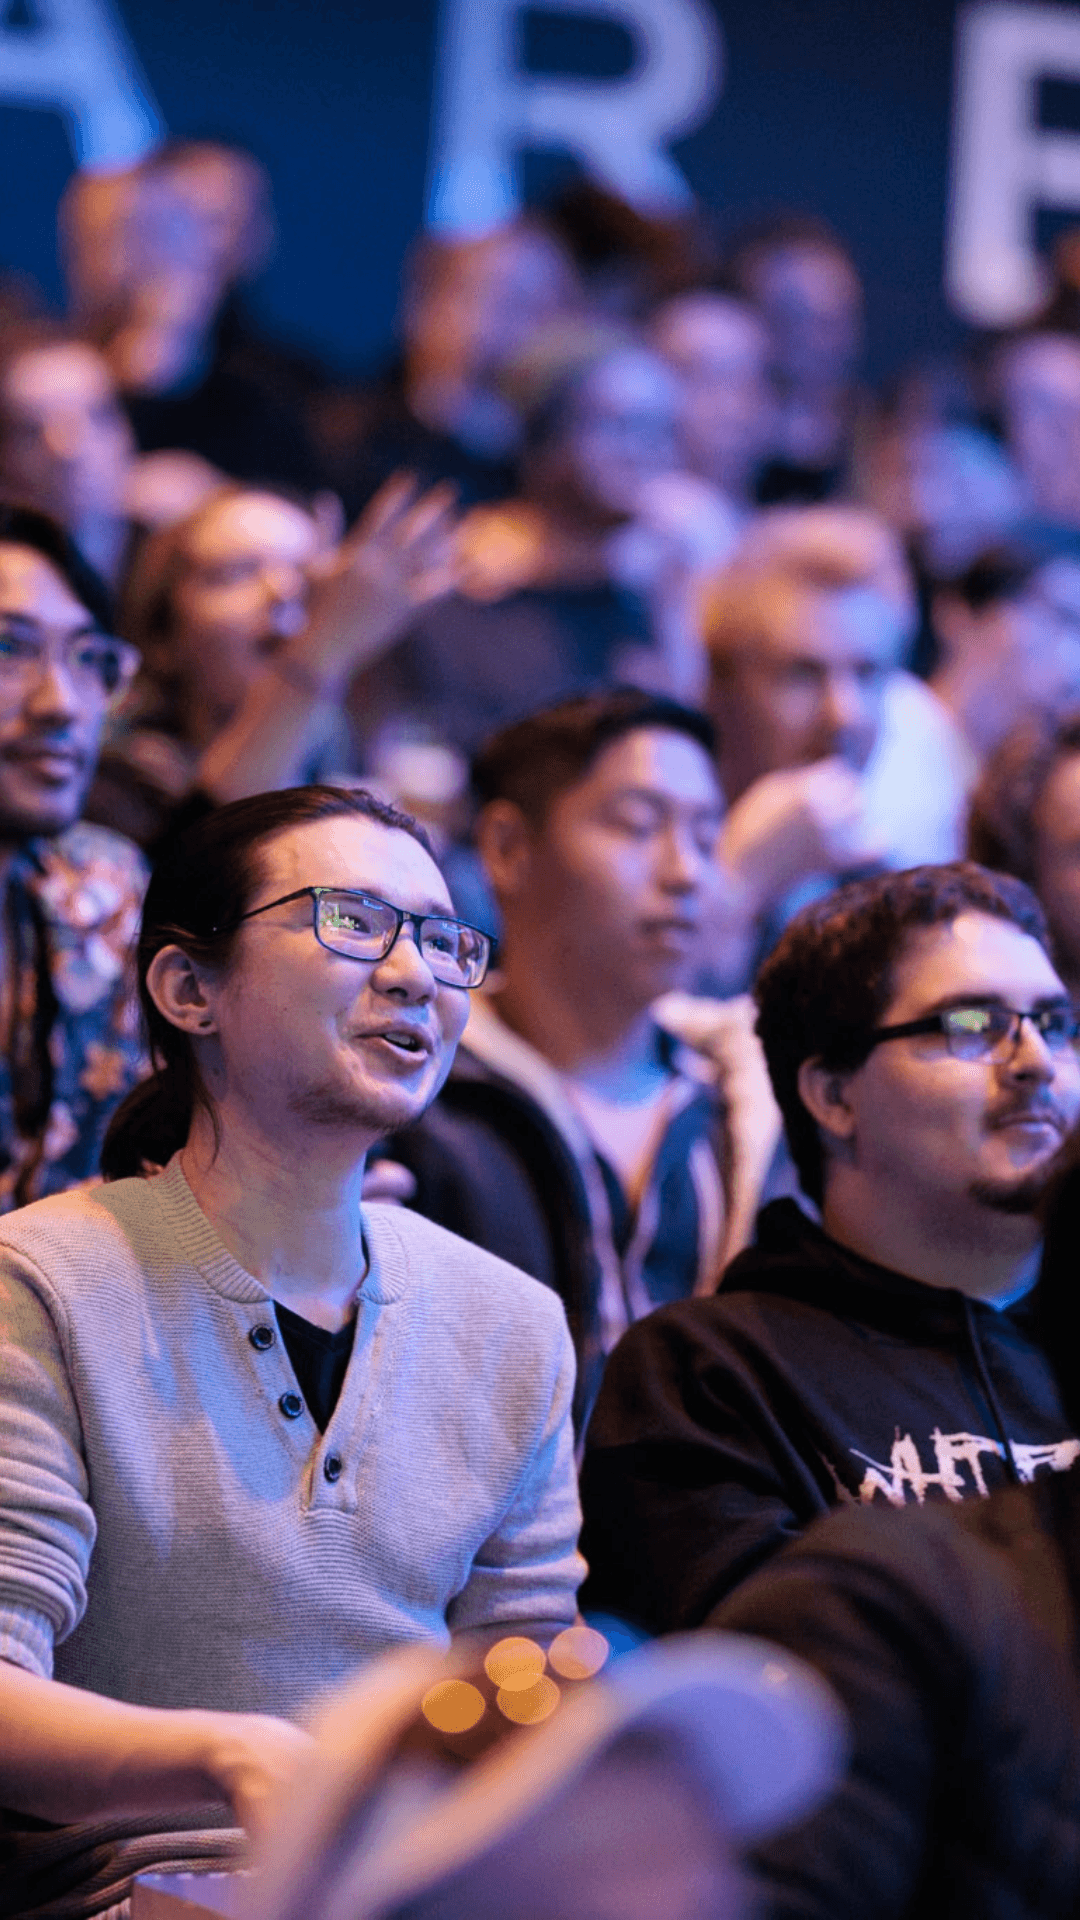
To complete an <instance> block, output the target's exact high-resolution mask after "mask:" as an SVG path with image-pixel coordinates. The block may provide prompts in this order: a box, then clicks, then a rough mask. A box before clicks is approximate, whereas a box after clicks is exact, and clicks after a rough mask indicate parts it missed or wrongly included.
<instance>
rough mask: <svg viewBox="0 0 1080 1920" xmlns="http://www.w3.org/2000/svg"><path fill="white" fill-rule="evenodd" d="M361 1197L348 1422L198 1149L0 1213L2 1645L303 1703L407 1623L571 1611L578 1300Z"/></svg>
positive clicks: (165, 1693) (46, 1662)
mask: <svg viewBox="0 0 1080 1920" xmlns="http://www.w3.org/2000/svg"><path fill="white" fill-rule="evenodd" d="M364 1217H365V1237H366V1242H367V1247H368V1252H369V1256H370V1270H369V1273H368V1276H367V1279H366V1280H365V1281H364V1284H363V1286H362V1288H361V1290H360V1295H359V1310H358V1318H357V1326H356V1336H355V1344H354V1347H353V1352H352V1356H351V1358H350V1361H349V1366H348V1371H347V1373H346V1376H345V1382H344V1385H343V1387H342V1391H341V1396H340V1399H339V1401H338V1404H337V1407H336V1408H335V1410H334V1413H333V1416H332V1418H331V1421H330V1425H329V1427H328V1428H327V1431H326V1433H325V1434H320V1433H319V1431H318V1429H317V1427H316V1426H315V1423H314V1421H313V1420H312V1418H311V1415H310V1414H309V1413H308V1411H307V1409H306V1407H303V1406H301V1410H300V1411H299V1413H298V1414H297V1413H296V1412H295V1409H296V1400H297V1398H298V1392H297V1383H296V1380H295V1378H294V1376H293V1373H292V1369H291V1367H290V1364H289V1360H288V1356H287V1354H286V1352H285V1348H284V1346H283V1344H282V1341H281V1338H280V1336H279V1335H278V1334H277V1332H276V1327H275V1322H274V1314H273V1308H272V1305H271V1302H270V1299H269V1297H268V1296H267V1294H266V1292H265V1290H264V1288H263V1287H262V1286H261V1285H260V1284H259V1282H258V1281H257V1280H255V1279H253V1278H252V1276H251V1275H250V1274H249V1273H246V1272H245V1271H244V1270H243V1268H241V1267H240V1266H238V1265H237V1263H236V1261H235V1260H234V1259H233V1258H232V1257H231V1255H230V1254H229V1253H227V1252H226V1250H225V1248H224V1247H223V1246H222V1244H221V1242H220V1241H219V1239H218V1238H217V1235H216V1234H215V1233H214V1230H213V1228H212V1227H211V1225H210V1223H209V1221H208V1220H207V1219H206V1216H205V1215H204V1214H203V1213H202V1211H201V1209H200V1208H199V1206H198V1205H197V1203H196V1201H195V1199H194V1197H193V1195H192V1193H191V1190H190V1188H189V1187H188V1185H187V1182H186V1180H185V1179H184V1177H183V1174H182V1173H181V1171H180V1166H179V1161H178V1160H174V1161H172V1162H171V1164H170V1165H169V1167H168V1168H167V1169H166V1171H165V1172H164V1173H162V1174H160V1175H158V1176H156V1177H154V1178H152V1179H147V1180H142V1179H136V1180H121V1181H117V1182H116V1183H115V1184H114V1185H112V1186H106V1187H98V1188H95V1189H93V1190H90V1191H84V1192H75V1193H68V1194H62V1195H59V1196H57V1197H56V1198H53V1199H48V1200H42V1201H39V1202H38V1203H37V1204H36V1205H34V1206H30V1207H27V1208H25V1209H24V1210H23V1211H22V1212H21V1213H17V1214H14V1215H11V1216H9V1217H8V1218H6V1219H4V1220H3V1221H2V1222H0V1657H3V1658H6V1659H8V1660H11V1661H14V1662H16V1663H17V1664H18V1665H20V1666H23V1667H27V1668H29V1669H30V1670H31V1671H32V1672H35V1673H40V1674H45V1675H48V1674H50V1673H52V1672H54V1671H55V1674H56V1677H57V1678H58V1679H61V1680H65V1681H68V1682H69V1683H71V1684H72V1685H75V1686H80V1687H87V1688H91V1689H93V1690H95V1691H97V1692H100V1693H104V1694H108V1695H111V1696H112V1697H114V1698H116V1699H121V1700H131V1701H137V1702H142V1703H145V1704H149V1705H157V1706H164V1707H187V1706H204V1707H215V1708H224V1709H234V1710H238V1711H262V1712H271V1713H285V1714H288V1713H290V1712H293V1711H295V1710H297V1709H298V1708H299V1707H300V1706H301V1705H302V1703H303V1702H304V1701H306V1700H307V1699H308V1698H309V1697H310V1696H311V1695H312V1694H313V1693H315V1692H317V1691H319V1690H321V1689H322V1688H324V1687H326V1686H327V1685H329V1684H331V1683H333V1682H334V1681H336V1680H338V1679H339V1678H340V1677H341V1676H342V1675H344V1674H346V1673H347V1672H349V1671H350V1670H351V1669H352V1668H354V1667H356V1666H357V1664H358V1663H360V1662H362V1661H364V1660H367V1659H370V1658H371V1657H372V1656H373V1655H374V1654H377V1653H379V1652H380V1651H382V1650H383V1649H384V1648H387V1647H390V1646H393V1645H395V1644H398V1643H400V1642H402V1641H409V1640H418V1639H420V1638H435V1639H442V1640H445V1639H446V1638H447V1635H448V1630H452V1631H459V1630H463V1629H467V1628H471V1627H489V1626H491V1625H493V1624H495V1623H500V1624H501V1623H503V1622H505V1623H506V1624H507V1625H508V1626H510V1625H511V1624H512V1623H516V1622H524V1621H527V1620H540V1619H544V1620H551V1621H556V1622H558V1621H570V1620H571V1619H572V1618H573V1617H574V1607H575V1594H576V1590H577V1586H578V1583H579V1581H580V1579H581V1578H582V1575H583V1572H584V1568H583V1563H582V1562H581V1560H580V1559H579V1558H578V1556H577V1553H576V1551H575V1543H576V1539H577V1532H578V1524H579V1513H578V1502H577V1487H576V1482H575V1476H574V1462H573V1442H572V1435H571V1429H570V1399H571V1392H572V1388H573V1374H574V1361H573V1353H572V1349H571V1345H570V1338H569V1334H568V1332H567V1328H566V1322H565V1319H564V1315H563V1310H562V1306H561V1304H560V1302H559V1301H558V1300H557V1299H556V1297H555V1295H554V1294H553V1293H551V1292H549V1291H548V1289H546V1288H545V1287H543V1286H540V1285H539V1284H538V1283H537V1282H536V1281H534V1280H530V1279H528V1278H527V1277H526V1276H525V1275H524V1274H522V1273H519V1272H518V1271H517V1270H516V1269H515V1268H513V1267H510V1266H507V1265H506V1264H505V1263H504V1262H503V1261H501V1260H497V1259H494V1258H493V1257H492V1256H491V1255H490V1254H487V1253H484V1252H482V1251H481V1250H480V1249H479V1248H477V1247H474V1246H471V1245H469V1244H468V1243H466V1242H465V1241H464V1240H460V1239H458V1238H457V1237H456V1235H453V1234H450V1233H447V1232H445V1231H444V1230H443V1229H442V1228H441V1227H436V1226H434V1225H433V1224H432V1223H431V1222H429V1221H427V1220H424V1219H422V1218H421V1217H420V1216H419V1215H417V1214H412V1213H409V1212H407V1211H405V1210H404V1209H399V1208H394V1207H386V1206H372V1207H370V1208H365V1215H364ZM258 1328H264V1329H269V1330H270V1333H271V1334H272V1335H273V1338H272V1339H271V1340H268V1338H267V1334H266V1333H265V1332H264V1333H256V1331H255V1330H256V1329H258ZM253 1334H255V1339H254V1340H253V1339H252V1335H253ZM260 1341H261V1342H263V1343H265V1344H263V1345H260V1344H258V1343H259V1342H260ZM289 1396H291V1398H290V1397H289ZM290 1409H292V1410H293V1412H294V1416H295V1417H292V1418H290V1417H288V1415H289V1411H290ZM335 1455H336V1456H337V1461H338V1462H340V1471H339V1472H338V1477H336V1478H333V1477H331V1476H332V1475H333V1473H334V1464H336V1463H334V1464H332V1465H331V1469H330V1475H329V1476H328V1474H327V1472H326V1470H325V1469H326V1463H327V1461H328V1460H331V1457H332V1456H335ZM54 1650H55V1653H54Z"/></svg>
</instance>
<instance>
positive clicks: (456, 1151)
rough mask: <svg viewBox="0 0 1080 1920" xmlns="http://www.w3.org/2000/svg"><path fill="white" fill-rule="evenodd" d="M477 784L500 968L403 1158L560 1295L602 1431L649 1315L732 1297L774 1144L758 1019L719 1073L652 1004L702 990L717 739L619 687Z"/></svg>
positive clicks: (487, 765)
mask: <svg viewBox="0 0 1080 1920" xmlns="http://www.w3.org/2000/svg"><path fill="white" fill-rule="evenodd" d="M474 782H475V789H476V793H477V797H478V799H479V801H480V803H481V811H480V815H479V819H478V822H477V841H478V844H479V848H480V853H481V857H482V859H483V862H484V867H485V870H486V873H487V876H488V880H489V882H490V885H491V888H492V892H493V894H494V897H495V900H496V902H497V904H498V907H499V912H500V915H501V925H502V931H501V936H500V944H499V972H498V976H497V979H496V982H495V985H494V987H493V990H492V991H491V992H490V993H489V994H486V995H484V996H483V997H478V998H477V999H475V1000H474V1001H473V1003H472V1006H471V1008H470V1014H469V1025H468V1028H467V1029H466V1033H465V1038H464V1041H463V1044H462V1048H461V1051H460V1053H459V1055H458V1059H457V1063H456V1065H455V1068H454V1071H453V1074H452V1075H451V1078H450V1080H449V1081H448V1082H447V1085H446V1086H445V1088H444V1089H443V1092H442V1093H441V1095H440V1097H439V1099H438V1101H437V1102H436V1104H435V1105H434V1107H432V1108H431V1110H430V1112H429V1113H428V1114H427V1115H426V1116H425V1118H424V1120H423V1121H422V1122H421V1123H420V1125H419V1127H417V1128H415V1129H413V1131H412V1132H411V1133H410V1134H408V1135H406V1136H404V1137H402V1138H401V1139H400V1140H398V1141H396V1142H394V1143H392V1146H391V1151H392V1152H393V1153H394V1154H395V1156H396V1157H397V1158H399V1159H401V1160H402V1161H403V1162H404V1163H405V1165H406V1166H407V1167H409V1168H410V1169H411V1170H412V1171H413V1173H414V1174H415V1176H416V1179H417V1182H418V1189H417V1192H416V1195H415V1197H414V1199H413V1201H412V1204H413V1205H415V1206H416V1207H417V1208H419V1210H420V1211H421V1212H422V1213H427V1214H429V1215H430V1216H431V1218H433V1219H436V1220H438V1221H439V1222H440V1223H441V1224H442V1225H443V1226H446V1227H450V1228H452V1229H453V1230H454V1231H455V1232H457V1233H460V1234H463V1235H464V1236H465V1238H466V1239H469V1240H475V1241H477V1242H478V1243H479V1244H480V1245H481V1246H484V1247H487V1248H488V1249H489V1251H490V1252H493V1253H498V1254H500V1255H501V1256H502V1257H503V1258H504V1259H507V1260H510V1261H511V1262H512V1263H513V1264H514V1265H515V1266H519V1267H523V1268H524V1270H525V1271H526V1273H531V1274H533V1275H534V1276H535V1277H536V1278H537V1279H540V1280H543V1281H545V1282H546V1283H547V1285H549V1286H552V1287H554V1288H555V1290H556V1292H557V1293H559V1294H560V1295H561V1297H562V1299H563V1302H564V1304H565V1306H566V1310H567V1317H568V1319H569V1321H570V1327H571V1331H572V1333H573V1335H574V1340H575V1345H576V1347H577V1352H578V1393H577V1403H576V1412H577V1418H578V1423H579V1425H581V1424H582V1423H583V1420H584V1417H585V1414H586V1413H587V1411H588V1409H589V1407H590V1406H591V1404H592V1401H593V1399H594V1397H595V1393H596V1387H597V1384H598V1380H599V1374H600V1369H601V1367H602V1364H603V1359H604V1356H605V1355H606V1354H607V1353H609V1352H610V1351H611V1348H612V1347H613V1346H614V1344H615V1342H616V1340H617V1339H618V1338H619V1335H620V1334H621V1333H623V1332H624V1331H625V1329H626V1327H627V1326H628V1325H629V1324H630V1323H631V1321H633V1320H635V1319H637V1318H638V1317H639V1316H640V1315H641V1314H643V1313H648V1312H650V1311H651V1309H652V1308H653V1307H654V1306H657V1305H658V1304H659V1303H660V1302H662V1301H666V1300H676V1299H682V1298H684V1297H685V1296H686V1295H688V1294H691V1293H695V1292H697V1293H700V1292H708V1291H710V1290H711V1289H712V1287H713V1286H714V1285H715V1283H716V1281H717V1279H718V1277H719V1273H720V1271H721V1267H722V1265H723V1261H724V1258H725V1257H727V1258H730V1256H731V1255H732V1253H734V1252H736V1251H737V1250H738V1248H739V1247H740V1246H741V1245H742V1244H744V1242H745V1239H746V1236H747V1234H748V1232H749V1230H750V1228H751V1226H752V1223H753V1219H754V1214H755V1212H756V1209H757V1204H758V1196H759V1193H760V1186H761V1180H762V1177H763V1174H764V1171H765V1168H764V1166H763V1165H762V1164H761V1161H762V1157H763V1151H764V1158H765V1160H766V1161H767V1160H768V1157H769V1151H770V1147H771V1146H774V1145H775V1135H773V1137H772V1138H771V1139H770V1138H769V1137H768V1134H769V1126H768V1120H769V1117H770V1116H771V1113H772V1111H773V1109H772V1102H771V1098H770V1096H769V1093H768V1089H767V1086H766V1085H765V1084H764V1081H765V1075H764V1068H763V1065H762V1066H761V1067H760V1069H759V1084H758V1089H757V1091H758V1102H757V1106H756V1109H754V1103H753V1099H752V1096H750V1097H748V1093H747V1090H746V1089H745V1087H744V1090H743V1098H742V1111H740V1112H736V1113H733V1112H732V1111H731V1110H730V1108H728V1107H726V1106H725V1101H724V1095H725V1092H726V1087H725V1085H724V1078H725V1067H727V1068H728V1069H730V1070H732V1071H734V1069H735V1064H736V1063H735V1060H734V1059H733V1058H732V1057H731V1056H732V1055H733V1054H735V1053H738V1054H739V1058H740V1059H741V1058H742V1057H743V1056H745V1054H746V1053H747V1052H749V1051H751V1050H753V1049H754V1048H755V1042H754V1041H753V1038H752V1036H751V1034H750V1033H749V1030H748V1026H747V1025H745V1024H744V1026H743V1029H742V1031H741V1032H740V1031H739V1030H738V1024H737V1021H731V1022H729V1025H728V1027H727V1029H726V1030H725V1031H724V1033H723V1039H722V1040H720V1041H719V1042H718V1051H719V1056H720V1057H719V1058H718V1059H714V1060H712V1061H710V1060H709V1059H708V1058H707V1057H706V1054H705V1053H703V1052H692V1051H691V1050H689V1049H688V1048H686V1047H684V1046H680V1045H678V1044H677V1042H676V1041H675V1039H674V1038H673V1037H672V1035H671V1034H669V1033H667V1032H665V1031H664V1030H663V1029H662V1028H661V1027H660V1026H659V1025H658V1023H657V1020H656V1018H655V1017H654V1015H653V1013H652V1011H651V1008H652V1003H653V1001H654V1000H655V999H656V997H657V995H658V994H663V993H667V992H668V991H669V990H670V989H672V988H674V987H679V986H682V985H684V984H685V983H686V982H687V980H688V979H689V978H690V977H691V974H692V972H693V969H694V964H695V958H696V953H697V949H698V947H699V946H700V942H701V937H702V931H703V924H704V916H705V913H706V910H707V908H708V906H709V903H710V901H711V900H715V899H716V896H717V895H718V893H719V890H720V884H721V880H720V874H719V871H718V868H717V866H716V862H715V860H714V858H713V850H714V847H715V842H716V835H717V830H718V827H719V824H720V812H721V797H720V790H719V787H718V785H717V781H716V774H715V770H714V766H713V756H712V734H711V730H710V727H709V723H708V721H707V720H706V719H705V718H704V716H703V715H701V714H698V713H694V712H692V711H690V710H688V709H686V708H683V707H678V706H676V705H674V704H673V703H672V702H670V701H666V700H661V699H657V698H655V697H654V696H652V695H649V694H645V693H638V692H636V691H634V690H633V689H625V690H618V691H615V692H613V693H610V694H597V695H594V696H591V697H589V698H587V699H583V700H579V701H574V702H570V703H568V704H567V705H565V706H562V707H554V708H551V709H549V710H548V711H546V712H543V713H539V714H536V715H534V716H533V717H531V718H530V719H528V720H524V721H522V722H520V723H519V724H518V725H517V726H515V727H511V728H509V729H508V730H507V731H506V732H505V733H503V734H500V735H498V736H497V737H496V738H495V739H494V740H492V741H491V742H490V743H489V744H488V745H487V747H485V749H484V750H483V752H482V753H481V754H480V756H479V758H478V760H477V762H476V763H475V768H474ZM717 1026H718V1034H719V1023H717ZM723 1041H726V1042H727V1054H726V1055H725V1052H724V1049H723ZM762 1102H763V1103H764V1107H765V1113H766V1127H765V1134H766V1138H765V1141H764V1143H763V1147H762V1143H761V1142H760V1141H759V1139H758V1136H757V1134H756V1133H755V1132H754V1129H755V1128H756V1127H758V1126H759V1123H760V1111H761V1105H762ZM748 1107H749V1108H751V1109H754V1110H751V1111H747V1108H748Z"/></svg>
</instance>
